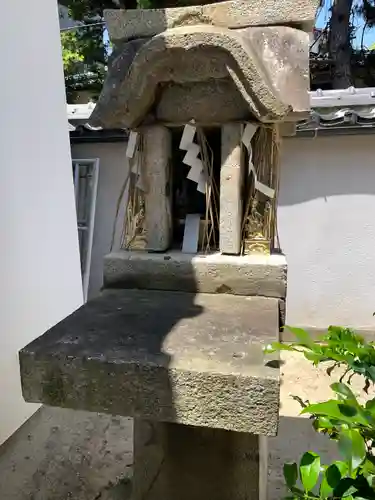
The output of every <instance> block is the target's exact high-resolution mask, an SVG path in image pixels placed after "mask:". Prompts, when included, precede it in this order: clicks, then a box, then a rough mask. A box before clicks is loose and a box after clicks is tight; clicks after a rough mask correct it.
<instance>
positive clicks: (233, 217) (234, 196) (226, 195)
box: [220, 123, 244, 255]
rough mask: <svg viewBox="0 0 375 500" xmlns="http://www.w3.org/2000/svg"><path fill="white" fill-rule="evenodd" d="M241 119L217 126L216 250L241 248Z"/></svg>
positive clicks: (223, 250) (242, 164)
mask: <svg viewBox="0 0 375 500" xmlns="http://www.w3.org/2000/svg"><path fill="white" fill-rule="evenodd" d="M242 133H243V127H242V124H241V123H227V124H225V125H222V127H221V169H220V251H221V252H222V253H224V254H231V255H238V254H239V253H240V251H241V229H242V216H243V210H242V189H243V185H242V181H243V177H244V176H243V174H244V172H243V167H244V161H243V150H242V142H241V138H242Z"/></svg>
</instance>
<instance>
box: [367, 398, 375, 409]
mask: <svg viewBox="0 0 375 500" xmlns="http://www.w3.org/2000/svg"><path fill="white" fill-rule="evenodd" d="M366 410H370V411H373V410H375V398H374V399H369V400H368V401H367V402H366Z"/></svg>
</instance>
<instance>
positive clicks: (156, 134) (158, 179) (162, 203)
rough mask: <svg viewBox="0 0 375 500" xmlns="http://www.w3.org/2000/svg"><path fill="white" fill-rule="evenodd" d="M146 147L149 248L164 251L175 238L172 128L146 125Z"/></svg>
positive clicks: (146, 202) (147, 234)
mask: <svg viewBox="0 0 375 500" xmlns="http://www.w3.org/2000/svg"><path fill="white" fill-rule="evenodd" d="M143 148H144V149H143V155H144V166H145V177H146V181H147V187H146V192H145V224H146V239H147V249H148V250H153V251H159V252H163V251H164V250H167V249H168V248H169V246H170V244H171V239H172V189H171V175H170V174H171V173H170V159H171V155H172V149H171V148H172V138H171V131H170V130H169V129H167V128H166V127H163V126H161V125H154V126H150V127H145V128H144V129H143Z"/></svg>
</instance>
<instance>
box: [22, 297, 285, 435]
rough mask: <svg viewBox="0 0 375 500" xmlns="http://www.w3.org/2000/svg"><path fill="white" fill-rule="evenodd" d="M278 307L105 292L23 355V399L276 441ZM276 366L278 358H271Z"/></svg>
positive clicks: (271, 302) (262, 301)
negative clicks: (269, 349)
mask: <svg viewBox="0 0 375 500" xmlns="http://www.w3.org/2000/svg"><path fill="white" fill-rule="evenodd" d="M278 332H279V312H278V300H277V299H272V298H264V297H239V296H234V295H211V294H198V295H195V294H190V293H183V292H163V291H153V290H107V291H105V292H104V293H103V294H102V295H101V296H100V297H98V298H97V299H95V300H92V301H89V302H88V303H86V304H85V305H84V306H82V307H81V308H80V309H79V310H77V311H76V312H75V313H73V314H72V315H71V316H69V317H68V318H66V319H64V320H63V321H61V322H60V323H59V324H58V325H56V326H54V327H53V328H51V329H50V330H49V331H48V332H47V333H46V334H45V335H43V336H41V337H40V338H39V339H37V340H35V341H33V342H32V343H31V344H29V345H28V346H27V347H25V348H24V349H22V350H21V352H20V366H21V378H22V388H23V395H24V398H25V400H26V401H29V402H35V403H44V404H46V405H50V406H59V407H65V408H72V409H79V410H89V411H95V412H102V413H111V414H114V415H124V416H132V417H136V418H142V419H150V420H154V421H155V420H156V421H162V422H170V423H178V424H184V425H191V426H202V427H211V428H217V429H226V430H231V431H238V432H248V433H253V434H260V435H275V434H276V432H277V425H278V412H279V367H278V363H277V362H276V364H275V363H269V361H270V360H269V359H268V358H267V357H265V356H264V354H263V351H262V346H263V345H264V344H268V343H269V342H271V341H274V340H276V339H277V338H278ZM272 360H274V358H272Z"/></svg>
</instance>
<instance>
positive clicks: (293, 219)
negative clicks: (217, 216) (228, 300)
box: [279, 135, 375, 329]
mask: <svg viewBox="0 0 375 500" xmlns="http://www.w3.org/2000/svg"><path fill="white" fill-rule="evenodd" d="M374 146H375V141H374V136H372V135H368V136H363V135H362V136H341V137H325V138H317V139H302V138H298V139H297V138H293V139H287V140H285V141H284V143H283V156H282V163H281V181H280V203H279V206H280V208H279V232H280V239H281V246H282V249H283V251H284V253H285V254H286V256H287V260H288V298H287V323H288V324H291V325H305V326H313V327H318V328H324V327H327V326H328V325H330V324H340V325H344V324H345V325H353V326H355V327H359V328H371V329H374V327H375V321H374V318H373V315H372V314H373V312H374V311H375V147H374Z"/></svg>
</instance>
